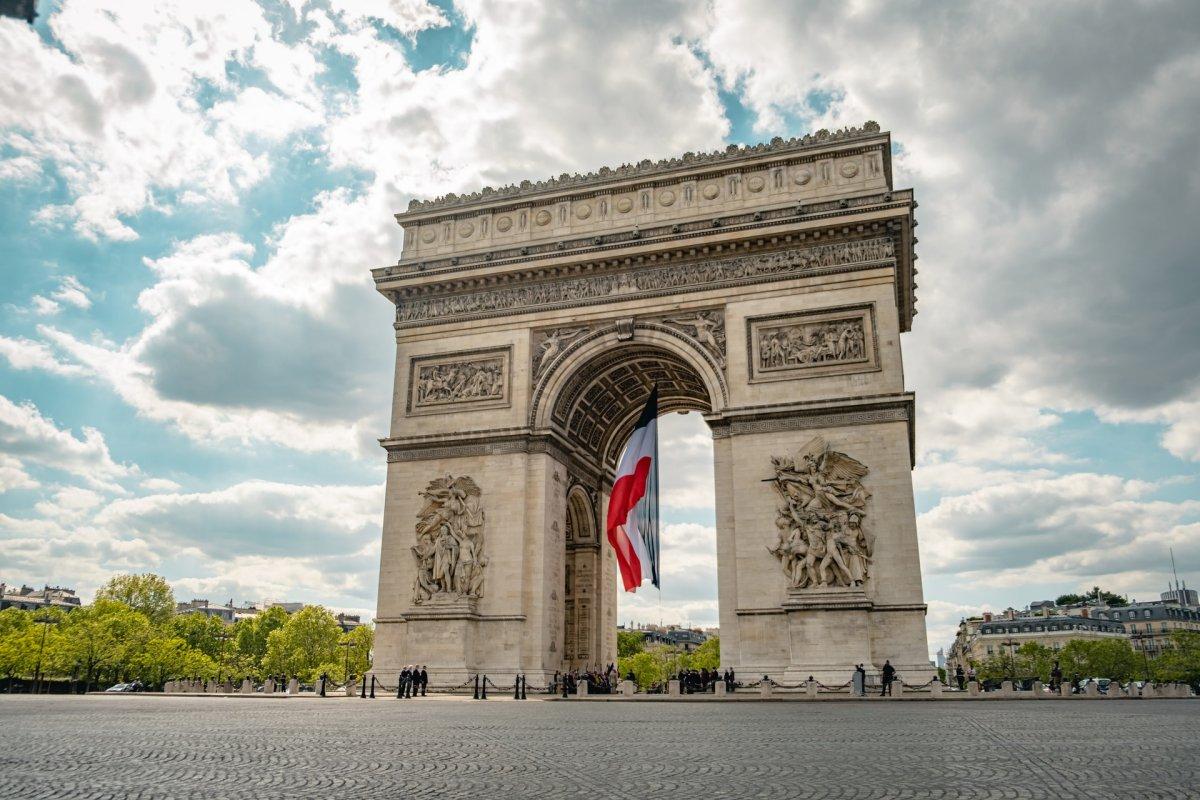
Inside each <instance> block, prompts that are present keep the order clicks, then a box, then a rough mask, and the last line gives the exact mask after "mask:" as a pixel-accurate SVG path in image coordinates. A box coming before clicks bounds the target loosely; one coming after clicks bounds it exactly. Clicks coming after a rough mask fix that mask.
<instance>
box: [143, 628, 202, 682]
mask: <svg viewBox="0 0 1200 800" xmlns="http://www.w3.org/2000/svg"><path fill="white" fill-rule="evenodd" d="M136 663H137V668H138V676H139V677H140V678H141V680H142V681H143V682H144V683H146V684H147V685H150V686H161V685H162V684H163V683H166V682H167V681H169V680H172V679H175V678H189V677H196V678H212V677H215V676H216V675H217V671H218V669H217V664H216V662H215V661H213V660H212V659H211V658H209V657H208V656H206V655H205V654H204V653H202V652H200V651H199V650H194V649H192V648H191V647H188V643H187V642H186V641H184V640H183V639H181V638H180V637H178V636H171V635H168V634H163V633H159V634H156V635H154V636H152V637H151V638H150V639H149V640H148V641H147V642H146V644H145V646H144V647H143V648H142V650H141V653H140V654H139V656H138V659H137V662H136Z"/></svg>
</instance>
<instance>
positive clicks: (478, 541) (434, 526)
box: [412, 475, 488, 606]
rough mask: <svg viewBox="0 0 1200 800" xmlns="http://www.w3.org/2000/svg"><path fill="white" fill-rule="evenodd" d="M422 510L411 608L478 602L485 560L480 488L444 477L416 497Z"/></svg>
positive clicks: (468, 481) (467, 481)
mask: <svg viewBox="0 0 1200 800" xmlns="http://www.w3.org/2000/svg"><path fill="white" fill-rule="evenodd" d="M418 494H420V496H421V497H422V498H424V500H425V507H424V508H423V509H422V510H421V512H420V513H419V514H418V515H417V525H416V544H414V545H413V546H412V554H413V558H414V559H416V562H417V577H416V580H415V581H414V582H413V602H414V603H415V604H416V605H419V606H420V605H426V604H433V605H436V604H446V603H457V602H460V601H463V600H468V601H471V600H476V599H478V598H480V597H482V596H483V577H484V571H485V569H486V567H487V563H488V557H487V555H486V554H485V553H484V538H483V526H484V513H483V507H482V502H481V501H482V495H483V492H482V491H481V490H480V488H479V485H478V484H477V483H475V481H474V480H472V479H471V478H468V477H466V476H465V475H464V476H460V477H458V478H455V477H453V476H451V475H447V476H446V477H444V478H436V479H434V480H432V481H430V482H429V485H428V486H426V487H425V490H424V491H422V492H419V493H418Z"/></svg>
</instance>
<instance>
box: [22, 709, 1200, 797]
mask: <svg viewBox="0 0 1200 800" xmlns="http://www.w3.org/2000/svg"><path fill="white" fill-rule="evenodd" d="M1197 723H1200V701H1187V700H1156V701H1138V702H1125V701H1116V702H1112V703H1105V702H1080V701H1046V702H1036V703H1025V702H999V703H954V702H945V703H894V704H892V703H870V704H864V705H858V704H853V703H820V704H818V703H811V704H799V703H778V704H773V703H753V704H750V703H737V704H727V705H722V704H711V703H708V704H700V703H684V702H681V703H625V704H622V703H579V702H574V703H572V702H565V703H564V702H553V703H547V702H525V703H515V702H511V701H508V702H504V701H495V700H490V701H488V702H486V703H483V702H472V701H470V700H455V699H433V698H430V699H427V700H414V701H408V702H404V701H397V700H394V699H390V698H389V699H386V700H385V699H379V700H375V701H373V702H372V701H364V700H357V699H346V698H339V699H326V700H316V699H311V700H309V699H285V700H272V699H261V698H244V699H239V698H164V697H141V698H139V697H47V698H36V697H19V696H12V697H0V726H2V731H3V747H0V797H2V798H5V800H26V799H27V798H28V799H32V798H73V800H89V799H91V798H255V799H256V800H263V799H264V798H289V799H290V798H310V797H311V798H339V799H345V798H366V797H370V798H376V797H378V798H409V797H438V798H458V797H485V798H489V800H498V799H500V798H509V797H517V798H540V797H547V798H559V797H563V798H572V797H587V798H594V797H602V798H604V800H613V799H616V798H646V797H652V796H666V795H669V796H674V797H688V798H704V799H705V800H707V799H708V798H774V797H780V798H783V797H787V798H843V799H844V798H1076V797H1078V798H1151V797H1153V798H1160V797H1161V798H1180V797H1189V798H1196V797H1200V759H1197V757H1196V751H1195V741H1196V732H1197Z"/></svg>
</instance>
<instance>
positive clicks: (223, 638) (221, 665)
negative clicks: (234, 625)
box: [214, 631, 233, 683]
mask: <svg viewBox="0 0 1200 800" xmlns="http://www.w3.org/2000/svg"><path fill="white" fill-rule="evenodd" d="M214 638H215V639H217V640H218V641H220V642H221V660H220V661H218V662H217V683H220V682H221V673H222V672H223V671H224V670H225V662H226V659H227V658H228V655H229V648H228V647H227V643H228V642H229V640H230V639H232V638H233V634H232V633H230V632H229V631H221V632H220V633H218V634H214Z"/></svg>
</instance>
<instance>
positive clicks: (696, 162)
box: [373, 123, 931, 685]
mask: <svg viewBox="0 0 1200 800" xmlns="http://www.w3.org/2000/svg"><path fill="white" fill-rule="evenodd" d="M915 208H916V203H915V202H914V200H913V195H912V192H911V191H910V190H906V189H899V190H897V189H893V188H892V176H891V137H890V135H889V134H888V133H886V132H882V131H880V129H879V126H878V125H876V124H874V123H867V124H866V125H865V126H864V127H863V128H861V129H859V128H855V129H848V130H843V131H838V132H835V133H829V132H826V131H822V132H820V133H817V134H815V135H809V136H805V137H803V138H801V139H792V140H788V141H784V140H782V139H776V140H774V141H772V142H771V143H770V144H765V145H758V146H755V147H748V148H747V147H737V146H730V147H729V148H727V149H726V150H723V151H719V152H715V153H706V154H691V153H689V154H687V155H684V156H682V157H680V158H675V159H670V160H667V161H660V162H657V163H652V162H650V161H643V162H641V163H639V164H636V165H632V166H624V167H620V168H616V169H602V170H600V171H599V172H597V173H593V174H589V175H562V176H560V177H558V178H555V179H551V180H547V181H542V182H538V183H531V182H528V181H524V182H522V183H521V184H520V185H519V186H510V187H505V188H502V189H485V190H483V191H481V192H478V193H475V194H472V195H467V196H456V195H449V196H447V197H443V198H439V199H437V200H432V201H427V202H421V201H414V202H412V203H411V204H410V205H409V208H408V211H407V212H405V213H402V214H397V215H396V219H397V220H398V222H399V223H400V224H401V225H402V226H403V227H404V231H405V236H404V248H403V253H402V257H401V259H400V260H399V262H398V263H397V264H396V265H395V266H389V267H384V268H381V269H376V270H374V271H373V275H374V279H375V283H376V286H377V287H378V289H379V291H380V292H382V293H383V294H384V295H385V296H387V297H388V299H390V300H391V301H392V302H393V303H394V304H395V306H396V322H395V332H396V376H395V390H394V394H393V402H392V418H391V434H390V436H389V437H388V438H387V439H384V440H382V445H383V447H384V448H385V449H386V450H387V461H388V472H387V496H386V508H385V513H384V524H383V543H382V553H381V566H380V577H379V608H378V616H377V620H376V622H377V629H376V630H377V634H376V636H377V638H376V648H375V658H376V660H375V664H376V669H375V671H376V674H378V675H379V676H380V677H381V678H383V679H384V680H391V679H392V677H393V676H394V675H395V673H396V672H397V671H398V670H399V669H401V668H402V667H403V665H405V664H414V663H415V664H426V665H428V667H429V671H430V674H431V680H432V681H433V683H435V684H441V685H448V684H455V683H460V682H462V681H463V680H465V679H466V678H467V677H468V676H469V675H472V674H475V673H476V672H482V673H486V674H488V675H490V676H493V677H494V678H495V679H497V680H499V679H501V678H504V679H509V678H510V677H511V675H513V674H514V673H517V672H523V673H525V674H527V675H528V676H529V679H530V680H531V681H533V682H534V683H535V684H537V683H541V682H543V681H544V680H545V679H546V678H547V677H549V676H550V675H552V674H553V673H554V672H555V671H556V670H563V669H571V668H576V667H584V666H590V665H594V664H607V663H608V662H611V661H615V660H616V611H617V607H616V592H617V578H616V572H615V560H614V557H613V554H612V552H611V549H610V548H609V545H608V544H607V542H606V541H604V537H603V535H602V531H603V530H604V520H603V515H604V511H605V508H606V506H607V494H606V493H607V491H608V489H609V487H610V481H611V475H612V471H613V469H614V468H615V465H616V462H617V459H618V457H619V455H620V451H621V448H622V446H623V445H624V443H625V440H626V438H627V437H628V435H629V433H630V430H631V428H632V425H633V423H634V421H635V420H636V418H637V416H638V413H639V411H640V410H641V408H642V405H643V404H644V402H645V400H646V397H647V394H648V392H649V390H650V387H651V386H652V385H653V384H654V383H657V385H658V387H659V396H660V401H659V403H660V405H659V408H660V412H661V413H671V412H675V411H685V410H694V411H699V412H701V413H702V414H703V415H704V419H705V420H706V421H707V422H708V425H709V427H710V429H711V431H712V435H713V440H714V453H715V464H714V467H715V478H716V481H715V482H716V486H715V490H716V518H717V562H718V564H717V572H718V597H719V605H720V629H721V659H722V662H723V666H731V667H734V668H735V669H736V670H737V671H738V672H739V673H740V674H741V675H745V676H761V675H762V674H769V675H771V676H772V677H773V678H775V679H777V680H782V681H793V680H801V679H803V678H806V677H807V676H809V675H815V676H816V677H817V678H818V679H819V680H823V681H826V682H829V681H835V682H838V683H840V682H842V681H844V680H847V679H848V677H849V673H850V670H851V669H852V668H853V665H855V664H857V663H864V664H866V665H867V668H868V669H873V668H875V669H877V668H878V667H881V666H882V665H883V662H884V660H885V659H890V660H891V662H892V664H893V665H895V666H896V668H897V669H898V670H899V671H900V673H901V674H902V675H903V676H904V677H905V678H906V679H908V680H913V679H916V678H921V679H922V680H924V678H925V677H927V676H928V675H929V674H931V668H930V666H929V661H928V656H927V650H926V639H925V624H924V616H925V605H924V602H923V597H922V589H921V573H920V564H919V560H918V553H917V532H916V523H915V514H914V508H913V493H912V481H911V468H912V464H913V457H914V455H913V453H914V432H913V395H912V394H910V393H908V392H905V390H904V377H903V367H902V362H901V353H900V334H901V333H902V332H904V331H907V330H909V328H910V326H911V324H912V319H913V316H914V314H915V313H916V311H915V310H914V302H915V296H914V290H915V288H916V287H915V284H914V281H913V278H914V275H915V274H916V270H915V268H914V261H915V256H914V254H913V246H914V244H915V243H916V238H915V237H914V235H913V229H914V227H915V226H916V223H915V221H914V220H913V210H914V209H915Z"/></svg>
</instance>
